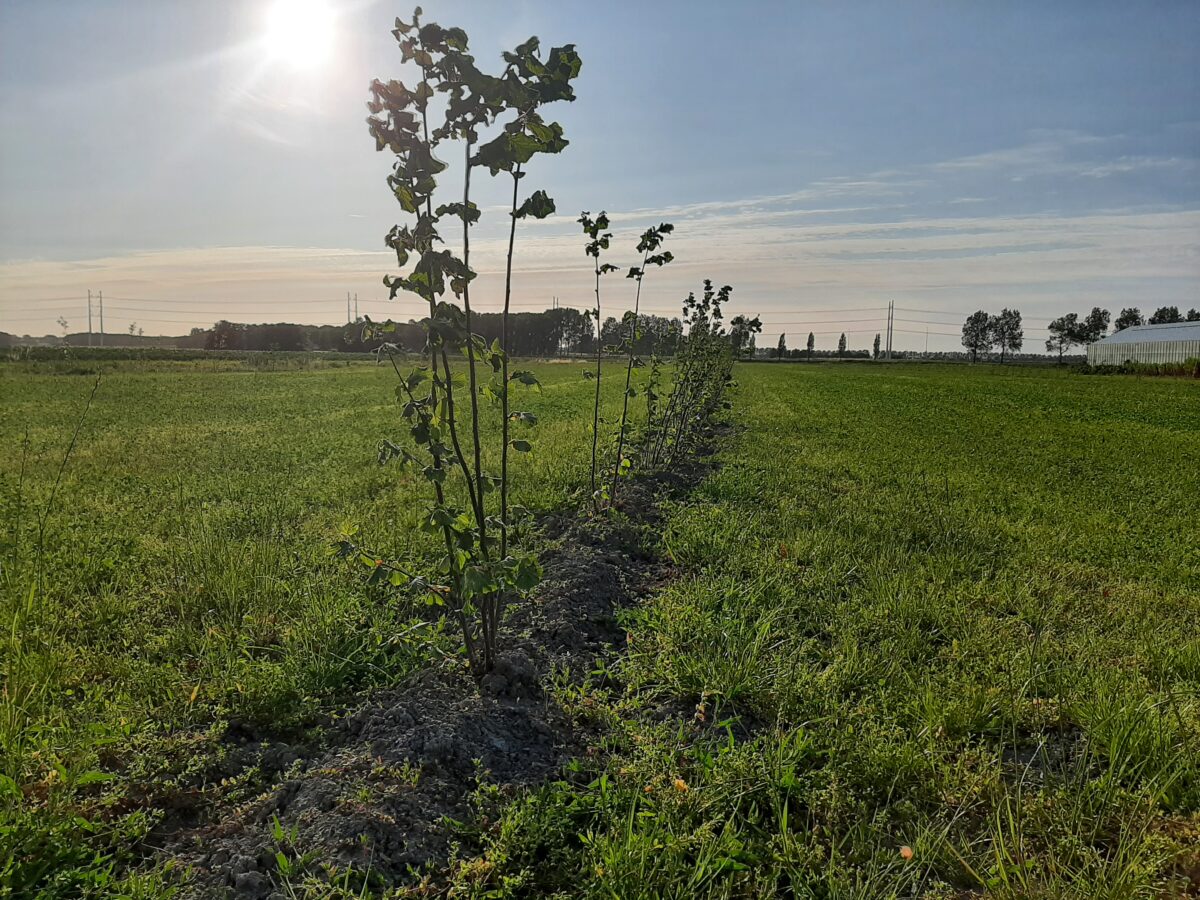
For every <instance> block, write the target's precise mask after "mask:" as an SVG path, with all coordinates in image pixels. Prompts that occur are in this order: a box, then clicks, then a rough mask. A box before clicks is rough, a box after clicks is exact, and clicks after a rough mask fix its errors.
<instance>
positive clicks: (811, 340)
mask: <svg viewBox="0 0 1200 900" xmlns="http://www.w3.org/2000/svg"><path fill="white" fill-rule="evenodd" d="M807 346H808V361H809V362H812V357H813V350H814V349H815V348H816V346H817V338H816V335H814V334H813V333H812V332H811V331H810V332H809V333H808V345H807Z"/></svg>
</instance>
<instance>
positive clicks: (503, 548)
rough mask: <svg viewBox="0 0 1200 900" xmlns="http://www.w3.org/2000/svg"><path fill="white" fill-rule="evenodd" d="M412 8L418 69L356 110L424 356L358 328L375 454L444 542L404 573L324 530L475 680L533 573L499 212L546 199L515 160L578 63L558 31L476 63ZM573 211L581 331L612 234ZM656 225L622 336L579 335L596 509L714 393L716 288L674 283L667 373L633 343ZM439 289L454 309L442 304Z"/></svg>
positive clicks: (412, 50)
mask: <svg viewBox="0 0 1200 900" xmlns="http://www.w3.org/2000/svg"><path fill="white" fill-rule="evenodd" d="M420 16H421V10H420V8H419V7H418V8H417V10H416V11H415V13H414V15H413V20H412V21H411V22H405V21H402V20H400V19H397V20H396V28H395V30H394V31H393V32H392V33H393V35H394V36H395V38H396V40H397V42H398V43H399V46H400V50H401V52H402V54H403V61H404V62H405V63H410V64H413V65H414V66H415V67H416V68H417V69H419V72H420V77H419V79H417V80H416V81H415V84H413V85H412V86H411V87H410V86H407V85H405V84H403V83H401V82H399V81H388V82H386V83H384V82H379V81H375V82H373V83H372V84H371V95H372V99H371V101H370V103H369V104H368V108H369V109H370V111H371V116H370V118H369V119H368V124H369V126H370V131H371V134H372V135H373V136H374V138H375V141H376V149H379V150H382V149H384V148H387V149H389V150H391V151H392V152H393V153H394V154H395V155H396V161H395V164H394V166H393V170H392V173H391V175H390V176H389V177H388V186H389V187H390V188H391V190H392V192H393V194H394V195H395V197H396V199H397V201H399V203H400V206H401V207H402V208H403V210H404V211H405V212H406V213H407V214H408V215H409V216H410V217H411V219H410V221H409V223H408V224H405V225H397V226H395V227H393V228H392V229H391V231H390V232H389V233H388V235H387V239H386V240H387V244H388V246H389V247H391V248H392V249H393V250H394V251H395V253H396V259H397V262H398V264H399V265H400V267H401V268H402V269H404V270H405V271H406V273H407V274H403V275H398V276H387V277H385V278H384V283H385V284H386V285H387V286H388V287H389V289H390V291H391V296H392V297H395V296H396V294H397V293H399V292H400V291H407V292H411V293H414V294H416V295H418V296H419V297H421V298H423V299H424V300H425V302H427V303H428V305H429V311H428V316H427V317H426V318H425V319H424V320H423V321H422V323H421V324H422V327H423V329H424V330H425V333H426V335H427V338H428V339H427V343H426V350H425V354H424V355H425V356H426V357H427V360H425V361H424V363H423V364H422V365H418V366H416V367H415V368H411V369H408V368H407V367H402V366H401V359H402V354H401V353H400V351H399V348H398V347H396V346H395V344H394V343H391V342H389V338H388V336H389V335H390V334H394V333H395V329H396V326H395V324H394V323H392V322H385V323H370V322H368V324H367V326H366V333H367V337H369V338H372V339H378V340H381V341H383V342H384V343H382V345H381V346H380V348H379V352H380V355H381V357H383V358H386V359H387V360H388V361H390V363H391V365H392V367H393V368H394V369H395V372H396V376H397V379H398V384H397V387H396V394H397V397H398V399H399V401H400V404H401V409H402V412H403V416H404V419H405V420H406V422H407V424H408V426H409V436H410V438H411V443H409V442H408V441H405V442H404V443H403V444H400V443H395V442H392V441H385V442H384V443H383V446H382V448H381V453H380V461H381V462H388V461H398V462H400V463H401V464H403V465H406V466H411V467H414V468H415V469H417V470H419V471H420V472H421V474H422V475H423V477H424V479H425V480H426V482H427V483H428V488H429V492H430V497H431V501H432V502H431V505H430V507H429V510H428V513H427V514H426V515H425V516H424V518H423V520H422V527H423V528H424V529H425V530H426V531H428V532H429V533H431V534H433V535H435V536H436V537H437V538H438V539H439V546H442V547H443V548H444V554H443V555H442V556H441V561H440V565H439V566H438V568H437V570H436V572H435V573H432V574H431V573H426V572H413V571H410V570H408V569H407V568H406V567H405V566H403V565H402V564H400V563H399V562H397V561H394V560H392V559H389V558H388V556H387V555H386V554H385V553H382V552H379V551H378V550H376V549H375V548H368V547H364V546H362V545H361V544H360V543H359V542H358V541H357V540H356V537H355V534H354V533H353V531H350V532H348V533H346V534H344V535H343V536H342V540H341V541H340V542H339V550H340V553H341V554H342V555H343V556H345V557H350V558H355V559H360V560H361V561H362V562H363V563H364V564H365V565H367V566H369V567H370V568H371V575H370V578H371V579H372V580H375V581H383V580H386V581H389V582H390V583H391V584H393V585H396V586H398V587H404V588H406V589H408V590H410V591H413V592H416V593H419V594H421V595H424V596H426V597H428V598H429V599H430V600H431V601H432V602H434V603H437V604H439V605H443V606H444V607H445V609H446V610H447V612H448V615H449V616H450V617H451V618H452V620H453V621H454V622H455V623H456V625H457V627H458V630H459V631H460V633H461V635H462V640H463V645H464V648H465V651H466V656H467V659H468V662H469V665H470V669H471V672H472V673H473V674H474V675H475V676H476V678H482V677H483V675H485V674H486V673H488V672H489V671H491V669H492V668H493V666H494V665H495V663H496V660H497V648H498V638H499V631H500V625H501V618H502V616H503V613H504V609H505V607H506V606H507V605H508V604H509V603H511V602H512V600H514V599H515V598H517V597H519V596H521V595H522V594H524V593H527V592H528V591H529V590H530V589H531V588H533V587H534V585H536V584H537V582H538V581H539V579H540V577H541V567H540V565H539V563H538V560H537V558H536V556H535V555H534V554H533V553H531V552H529V551H528V549H522V548H518V547H516V546H514V545H515V544H516V543H517V536H518V535H519V534H520V526H521V525H522V523H523V522H525V521H526V520H527V518H528V512H527V511H526V510H524V509H522V508H520V507H517V506H515V505H513V504H511V503H510V502H509V501H510V489H511V481H510V469H509V456H510V452H514V453H525V452H529V451H530V450H531V449H532V448H531V445H530V443H529V441H527V440H525V439H524V438H520V437H514V436H513V434H514V428H516V427H522V428H523V427H525V426H532V425H534V424H536V418H535V416H534V415H533V414H532V413H529V412H526V411H523V410H520V409H517V408H516V407H515V406H514V402H513V400H514V398H513V396H512V394H511V392H512V390H513V389H514V386H520V387H525V388H530V389H534V390H536V389H538V381H537V379H536V378H535V376H534V375H533V374H532V373H531V372H528V371H524V370H518V369H510V366H509V364H510V360H509V355H508V352H507V348H508V346H509V337H510V335H509V328H508V315H509V304H510V300H511V295H512V273H513V250H514V245H515V238H516V228H517V223H518V222H520V221H521V220H522V219H526V218H529V217H533V218H539V219H540V218H545V217H546V216H548V215H550V214H551V213H553V212H554V201H553V200H552V199H551V198H550V197H548V196H547V195H546V193H545V192H544V191H540V190H538V191H533V192H531V193H528V194H526V195H525V196H524V197H523V198H522V196H521V195H522V191H521V183H522V180H523V179H524V177H525V174H526V173H525V168H526V166H527V165H528V164H529V163H530V161H531V160H533V159H534V158H535V157H536V156H537V155H538V154H544V153H558V152H560V151H561V150H562V149H563V148H564V147H566V145H567V141H566V139H565V138H564V137H563V133H562V128H561V126H560V125H559V124H558V123H556V122H549V123H547V122H546V121H545V120H544V119H543V118H542V115H541V109H542V107H543V106H544V105H545V104H548V103H552V102H555V101H559V100H568V101H570V100H574V98H575V95H574V90H573V88H572V85H571V82H572V80H573V79H575V77H576V76H577V75H578V74H579V70H580V59H579V55H578V54H577V53H576V52H575V48H574V46H573V45H570V44H568V45H566V46H562V47H555V48H553V49H552V50H550V52H549V54H548V55H547V56H546V57H545V58H544V59H543V58H542V57H541V55H540V52H539V44H538V40H537V38H530V39H529V40H528V41H526V42H525V43H523V44H521V45H520V46H518V47H517V48H516V49H515V50H513V51H512V52H511V53H510V52H506V53H504V54H503V59H504V63H505V66H504V70H503V72H502V73H501V74H500V75H496V76H494V75H489V74H486V73H484V72H482V71H481V70H480V69H479V68H477V66H476V64H475V60H474V58H473V57H472V56H471V55H470V54H468V52H467V35H466V33H465V32H464V31H463V30H462V29H460V28H443V27H442V26H440V25H437V24H435V23H432V22H429V23H424V24H422V23H421V21H420ZM454 144H457V145H458V147H457V150H458V153H457V154H454V147H453V145H454ZM440 155H444V156H445V157H447V158H449V157H450V156H452V155H457V156H458V158H459V159H460V160H461V166H462V184H463V192H462V196H461V199H457V198H450V199H449V200H448V202H442V201H443V199H446V198H443V195H442V194H440V193H439V192H438V188H439V178H440V177H441V176H442V173H443V172H444V171H445V170H447V169H448V168H449V166H448V164H447V163H445V162H443V161H442V160H441V158H439V156H440ZM484 170H486V172H487V173H488V174H489V175H491V176H493V177H500V176H502V177H507V178H508V179H511V183H512V201H511V208H510V209H508V211H507V213H508V216H509V234H508V254H507V264H506V270H505V282H504V284H505V288H504V307H503V313H502V329H501V330H502V334H501V337H500V338H499V339H498V340H494V341H493V342H492V343H491V344H490V345H489V344H488V343H487V342H486V341H485V340H484V339H483V338H481V337H480V336H479V335H478V334H475V333H474V332H473V329H472V308H471V284H472V281H473V280H474V278H475V272H474V271H473V270H472V268H471V264H470V251H471V228H472V226H474V225H475V224H476V223H477V222H478V221H479V219H480V215H481V211H480V209H479V207H478V206H477V205H476V204H475V203H474V202H473V201H472V200H471V186H472V177H473V176H475V175H477V174H479V173H480V172H481V171H484ZM435 195H436V199H435ZM579 222H580V224H581V225H582V226H583V232H584V235H585V237H586V248H585V249H586V253H587V255H588V256H589V257H591V258H592V261H593V264H594V275H595V294H596V302H595V307H594V308H593V309H592V310H590V313H589V315H590V317H591V318H592V319H593V320H594V323H595V325H596V327H597V331H598V330H599V326H600V323H601V322H602V319H601V318H600V313H601V306H600V287H601V279H602V277H603V276H604V275H606V274H608V273H611V272H615V271H617V267H616V266H614V265H612V264H611V263H608V262H604V261H603V257H604V255H605V252H606V251H607V250H609V247H610V244H611V241H612V234H611V233H610V232H609V230H608V228H609V221H608V217H607V216H606V215H605V214H604V213H603V212H602V213H600V214H599V215H598V216H595V217H592V216H591V215H589V214H588V213H583V214H582V216H581V217H580V219H579ZM446 226H452V227H454V228H456V229H457V228H459V227H461V229H462V230H461V247H462V250H461V254H460V255H456V254H454V253H453V252H451V251H450V250H448V249H445V247H444V246H443V239H442V236H441V233H440V230H441V229H442V228H444V227H446ZM672 230H673V228H672V226H671V225H669V224H662V225H659V226H658V227H656V228H651V229H649V230H647V231H646V232H644V233H643V234H642V235H641V239H640V241H639V242H638V245H637V251H638V253H639V255H640V265H638V266H634V267H632V268H630V269H629V270H628V273H627V274H628V277H629V278H630V279H632V280H633V281H634V283H635V286H636V287H635V290H634V304H633V311H632V312H630V313H627V314H626V316H625V317H624V319H623V324H624V325H625V328H624V329H623V331H624V335H625V337H624V340H623V341H622V343H621V345H620V346H618V347H611V346H610V347H608V348H604V347H601V346H599V341H597V345H598V347H597V353H596V362H595V367H594V369H593V368H591V366H590V364H589V369H588V370H587V371H585V373H584V374H585V375H586V376H588V377H590V378H592V379H594V380H595V388H596V390H595V400H594V409H593V411H592V448H591V459H592V463H591V489H592V504H593V508H594V511H595V512H596V513H603V512H604V511H605V510H607V509H610V508H611V507H612V505H613V503H614V502H615V501H616V499H617V494H618V491H619V490H620V488H621V483H622V480H623V479H624V478H626V477H628V476H629V475H630V474H632V473H633V472H634V471H635V470H641V471H653V470H656V469H659V468H662V467H669V466H672V465H674V464H675V463H677V461H678V460H679V459H680V458H681V456H683V455H685V454H688V453H689V452H691V451H692V450H693V448H694V447H695V444H696V441H697V439H698V437H699V435H700V432H701V429H702V428H703V427H704V424H705V423H706V421H707V420H708V418H709V416H710V415H711V413H712V412H713V410H714V409H716V408H717V407H718V406H719V405H720V404H722V403H723V402H724V401H723V393H724V391H725V388H726V386H727V385H728V383H729V381H730V372H731V369H732V366H733V354H732V352H731V347H730V343H729V341H728V340H727V339H726V337H725V336H724V330H723V326H722V313H721V308H722V306H723V305H724V304H725V303H726V302H727V301H728V299H729V293H730V288H729V287H722V288H720V289H714V287H713V285H712V283H711V282H707V281H706V282H705V285H704V290H703V292H702V294H701V296H700V297H696V296H694V295H689V296H688V298H687V300H685V301H684V305H683V322H684V324H685V326H686V333H680V334H676V335H672V336H671V341H670V343H671V348H670V349H671V352H672V353H673V355H674V357H675V358H674V365H673V366H672V367H671V369H670V374H669V382H668V383H664V380H665V379H666V378H668V376H667V375H666V374H665V369H664V367H663V365H662V361H661V359H660V358H659V355H658V354H657V353H656V354H654V355H652V356H651V358H650V360H649V363H648V366H647V364H646V363H645V362H644V361H643V360H641V359H639V358H638V357H637V356H636V354H635V353H634V343H635V341H636V340H637V338H638V336H639V332H638V305H639V303H640V299H641V288H642V282H643V279H644V278H645V275H646V273H647V271H649V270H650V269H652V268H654V267H661V266H663V265H666V264H668V263H669V262H671V259H672V255H671V253H670V252H669V251H664V250H663V249H662V245H663V243H664V241H665V240H666V239H667V238H668V236H669V235H670V234H671V232H672ZM448 293H449V294H453V297H454V301H461V305H459V303H458V302H454V301H451V300H448V299H447V294H448ZM606 352H607V353H609V354H618V355H620V356H621V358H622V362H623V368H624V372H623V375H624V399H623V404H622V411H621V416H620V419H619V420H618V421H617V422H616V423H615V425H614V427H613V429H612V433H611V434H608V435H606V436H605V438H604V440H603V442H602V439H601V438H602V436H601V429H602V426H603V427H604V429H605V430H606V431H607V430H608V426H607V425H605V424H604V423H603V422H602V420H601V417H600V398H601V379H602V376H603V371H602V359H603V356H604V354H605V353H606ZM463 356H465V358H466V384H465V387H466V396H465V397H464V396H463V387H464V384H463V382H462V380H461V374H460V375H458V376H457V377H456V376H455V373H454V371H453V369H452V366H451V364H450V360H451V359H452V358H454V359H459V358H461V357H463ZM635 373H638V382H639V384H635ZM643 376H644V377H643ZM639 387H640V391H639ZM639 396H640V397H642V398H644V404H645V407H644V422H642V423H641V424H639V426H638V427H637V428H636V429H635V428H634V427H633V425H632V421H633V418H634V417H633V416H632V415H631V409H630V400H631V399H634V398H636V397H639ZM488 415H498V416H499V419H500V425H501V427H500V438H499V439H500V442H501V444H500V448H499V449H500V454H499V458H500V470H499V472H490V471H486V470H485V469H484V465H483V459H484V456H485V453H484V443H483V442H482V441H481V438H480V422H481V420H482V419H483V418H484V417H485V416H488ZM638 418H639V419H641V418H642V415H641V414H639V416H638ZM602 444H603V445H602Z"/></svg>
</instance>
